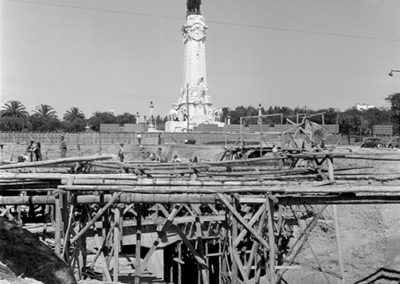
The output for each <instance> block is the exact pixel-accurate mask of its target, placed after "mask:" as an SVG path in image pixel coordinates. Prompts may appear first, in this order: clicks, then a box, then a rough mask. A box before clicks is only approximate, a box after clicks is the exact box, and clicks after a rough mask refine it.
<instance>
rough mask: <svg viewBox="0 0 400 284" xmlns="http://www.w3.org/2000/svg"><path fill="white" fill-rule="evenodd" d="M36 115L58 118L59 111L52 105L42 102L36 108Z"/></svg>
mask: <svg viewBox="0 0 400 284" xmlns="http://www.w3.org/2000/svg"><path fill="white" fill-rule="evenodd" d="M34 112H35V114H34V115H36V116H38V117H43V118H56V117H57V113H56V111H55V110H54V108H53V107H52V106H49V105H46V104H41V105H38V106H37V107H36V108H35V110H34Z"/></svg>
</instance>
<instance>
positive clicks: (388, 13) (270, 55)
mask: <svg viewBox="0 0 400 284" xmlns="http://www.w3.org/2000/svg"><path fill="white" fill-rule="evenodd" d="M202 2H203V5H202V6H201V10H202V13H203V15H204V17H205V21H206V24H207V25H208V27H209V29H208V34H207V40H206V51H207V52H206V61H207V76H208V77H207V81H208V84H209V90H210V95H211V97H212V100H213V103H214V106H216V107H224V106H228V107H231V108H233V107H236V106H238V105H244V106H248V105H253V106H255V105H258V104H259V103H261V104H262V105H263V106H264V107H266V108H268V107H269V106H271V105H272V106H275V105H278V106H289V107H296V106H299V107H303V106H307V107H309V108H313V109H317V108H327V107H334V108H341V109H346V108H348V107H351V106H354V105H355V104H356V103H368V104H372V105H376V106H387V103H386V102H385V100H384V98H385V97H387V96H388V95H389V94H392V93H395V92H400V73H397V74H395V76H394V77H389V76H388V75H387V74H388V72H389V71H390V69H400V16H399V13H400V1H399V0H279V1H278V0H251V1H245V0H203V1H202ZM0 3H1V18H0V21H1V22H0V26H1V43H0V48H1V53H0V54H1V62H0V63H1V74H0V79H1V80H0V84H1V97H0V100H1V104H4V102H6V101H8V100H20V101H21V102H22V103H24V104H25V105H26V106H27V108H28V110H29V111H30V110H32V109H34V107H35V106H36V105H39V104H49V105H51V106H53V107H55V109H56V110H57V111H58V112H59V115H60V116H62V114H63V113H64V112H65V110H67V109H69V108H70V107H72V106H77V107H79V108H81V109H82V110H83V111H84V112H85V114H86V115H88V116H90V115H91V114H92V113H93V112H94V111H96V110H99V111H109V110H110V109H114V111H115V113H116V114H120V113H122V112H131V113H136V112H137V111H138V112H140V113H141V114H145V113H147V112H148V106H149V102H150V101H154V104H155V110H154V112H155V114H160V115H162V116H165V115H166V114H167V112H168V110H169V109H170V107H171V104H172V103H176V102H177V100H178V98H179V95H180V88H181V86H182V85H183V84H184V82H182V77H183V42H182V34H181V27H182V25H183V24H184V22H185V15H186V1H184V0H140V1H139V0H0Z"/></svg>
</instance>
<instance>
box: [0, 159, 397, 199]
mask: <svg viewBox="0 0 400 284" xmlns="http://www.w3.org/2000/svg"><path fill="white" fill-rule="evenodd" d="M283 159H292V161H298V160H306V161H307V162H309V164H308V165H307V166H302V167H288V166H283V165H284V163H278V164H277V165H275V166H272V167H271V166H270V165H268V166H266V165H265V162H266V161H271V160H275V161H277V162H279V161H282V160H283ZM334 159H369V160H371V161H373V160H385V161H399V160H400V159H399V158H396V157H382V156H371V155H369V156H366V155H360V154H357V155H355V154H349V153H346V154H343V153H332V152H315V153H299V154H287V155H281V156H278V157H262V158H257V159H248V160H232V161H216V162H199V163H159V162H146V161H145V162H143V161H140V162H139V161H136V162H127V163H120V162H117V161H113V160H111V156H90V157H76V158H64V159H57V160H48V161H40V162H33V163H18V164H12V165H4V166H0V192H1V195H2V196H0V201H1V202H0V204H6V203H7V202H9V203H10V202H11V203H12V204H18V203H17V202H22V204H29V202H33V200H35V202H38V203H39V204H49V203H53V202H54V194H48V192H60V191H61V192H69V193H73V194H77V195H82V196H81V197H79V198H81V202H85V203H86V202H87V203H90V202H91V201H93V203H97V202H100V201H101V199H102V198H103V197H105V198H106V199H107V198H108V199H109V198H110V196H112V193H113V192H120V193H121V194H122V195H121V197H120V199H121V200H124V202H135V201H140V200H142V201H143V200H145V201H146V202H150V203H151V202H153V201H156V199H157V200H158V199H159V200H164V201H166V202H167V203H169V202H170V201H171V200H175V202H178V201H179V202H182V203H186V202H189V203H190V202H191V201H193V200H194V201H196V202H201V201H202V200H205V201H206V202H211V203H215V200H216V197H215V194H218V193H222V194H241V195H248V196H252V195H255V196H257V195H260V194H261V195H265V194H273V195H276V196H277V197H278V196H279V197H280V198H282V197H285V198H289V197H292V196H302V197H305V196H310V197H313V196H316V195H318V196H322V197H324V198H325V199H326V197H327V196H326V195H329V194H330V195H335V196H336V195H343V194H349V193H351V194H353V195H354V196H357V195H362V196H365V194H367V193H368V194H369V193H371V194H381V195H382V194H389V193H390V194H393V193H396V194H397V193H400V190H398V189H397V187H396V185H397V183H398V180H400V173H389V174H379V173H376V172H373V171H372V170H371V167H356V166H349V167H341V168H334V167H333V164H332V161H333V160H334ZM324 161H326V162H328V163H325V164H324ZM77 164H78V165H81V166H90V171H89V172H81V173H66V172H40V171H36V169H38V168H41V169H43V168H47V167H54V166H57V165H62V166H69V167H71V166H74V165H75V166H76V165H77ZM292 165H293V163H292ZM24 169H28V170H29V171H21V170H24ZM99 169H106V170H105V171H101V170H99ZM18 191H24V192H25V195H24V196H18V197H14V196H12V195H15V192H18ZM40 191H43V192H42V194H40ZM38 192H39V194H38ZM30 193H32V194H30ZM33 193H34V194H33ZM30 195H35V196H30ZM178 195H179V196H178ZM83 196H85V197H83ZM155 196H157V198H156V199H154V198H155ZM331 197H332V196H331ZM34 198H35V199H34ZM171 198H172V199H171ZM190 198H194V199H190ZM14 199H15V200H14ZM17 199H18V200H17ZM345 199H346V198H345ZM353 199H354V198H353ZM353 199H351V200H353ZM256 200H257V199H256ZM9 203H7V204H9Z"/></svg>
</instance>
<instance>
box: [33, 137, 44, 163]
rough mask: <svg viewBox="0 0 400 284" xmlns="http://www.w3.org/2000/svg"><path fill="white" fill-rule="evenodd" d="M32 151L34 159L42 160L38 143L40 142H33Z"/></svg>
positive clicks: (40, 147)
mask: <svg viewBox="0 0 400 284" xmlns="http://www.w3.org/2000/svg"><path fill="white" fill-rule="evenodd" d="M33 151H34V153H35V159H36V161H41V160H42V146H41V144H40V142H36V143H35V144H34V149H33Z"/></svg>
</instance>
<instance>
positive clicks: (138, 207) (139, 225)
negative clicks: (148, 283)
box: [135, 203, 142, 284]
mask: <svg viewBox="0 0 400 284" xmlns="http://www.w3.org/2000/svg"><path fill="white" fill-rule="evenodd" d="M136 214H137V215H136V228H137V231H136V251H135V284H139V283H140V274H141V268H140V255H141V245H142V204H141V203H137V204H136Z"/></svg>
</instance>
